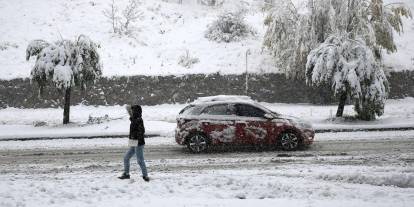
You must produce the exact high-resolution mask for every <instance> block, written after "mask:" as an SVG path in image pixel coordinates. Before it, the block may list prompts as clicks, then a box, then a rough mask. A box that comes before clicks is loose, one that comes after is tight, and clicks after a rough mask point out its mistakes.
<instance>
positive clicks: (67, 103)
mask: <svg viewBox="0 0 414 207" xmlns="http://www.w3.org/2000/svg"><path fill="white" fill-rule="evenodd" d="M69 110H70V88H67V89H66V90H65V105H64V107H63V124H68V123H69Z"/></svg>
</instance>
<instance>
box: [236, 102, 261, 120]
mask: <svg viewBox="0 0 414 207" xmlns="http://www.w3.org/2000/svg"><path fill="white" fill-rule="evenodd" d="M236 108H237V116H246V117H264V115H265V112H264V111H263V110H261V109H259V108H256V107H254V106H250V105H247V104H237V105H236Z"/></svg>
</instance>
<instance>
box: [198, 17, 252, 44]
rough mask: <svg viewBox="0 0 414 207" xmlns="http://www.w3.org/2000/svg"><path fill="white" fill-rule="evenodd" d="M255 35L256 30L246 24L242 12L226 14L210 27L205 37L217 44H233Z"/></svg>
mask: <svg viewBox="0 0 414 207" xmlns="http://www.w3.org/2000/svg"><path fill="white" fill-rule="evenodd" d="M255 34H256V32H255V31H254V29H253V28H251V27H250V26H249V25H247V24H246V23H245V22H244V15H243V14H242V13H241V12H225V13H223V14H221V15H219V17H218V19H217V20H216V21H214V22H213V23H212V24H211V25H209V26H208V28H207V31H206V32H205V37H206V38H207V39H209V40H212V41H216V42H232V41H239V40H241V39H242V38H245V37H246V36H248V35H255Z"/></svg>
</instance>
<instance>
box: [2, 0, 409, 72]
mask: <svg viewBox="0 0 414 207" xmlns="http://www.w3.org/2000/svg"><path fill="white" fill-rule="evenodd" d="M403 1H404V2H406V3H408V4H409V5H410V7H411V9H412V10H414V1H413V0H403ZM110 2H111V0H100V1H97V0H71V1H55V0H39V1H25V0H0V25H1V27H0V62H1V63H2V64H1V65H0V79H12V78H17V77H28V76H29V74H30V68H31V66H32V65H33V60H32V61H31V62H26V61H25V49H26V46H27V44H28V43H29V41H31V40H33V39H45V40H47V41H55V40H59V39H60V38H61V36H62V37H63V38H67V39H74V37H75V36H77V35H79V34H85V35H88V36H89V37H91V39H93V40H95V41H97V42H98V43H99V44H100V46H101V48H100V53H101V56H102V59H103V64H104V70H103V75H104V76H118V75H171V74H174V75H180V74H188V73H192V74H194V73H216V72H220V73H222V74H240V73H243V72H244V71H245V55H246V51H247V50H248V49H250V51H251V54H250V55H249V56H248V66H249V71H250V72H256V73H263V72H277V69H275V66H274V65H273V63H272V60H271V57H270V56H269V55H267V54H266V53H265V52H262V40H263V34H264V32H265V29H266V28H265V26H264V25H263V20H264V17H265V13H263V12H262V10H261V6H262V2H263V1H259V0H248V1H226V3H224V5H223V6H221V7H207V6H203V5H200V4H197V0H183V4H178V3H177V2H178V1H173V0H169V1H166V0H164V1H162V0H141V2H142V4H141V5H140V7H139V8H140V11H141V12H142V13H143V15H142V18H141V19H140V20H139V21H138V22H137V23H135V24H134V25H133V26H134V28H135V30H134V32H133V34H132V35H130V36H129V37H128V36H119V35H116V34H114V33H113V32H111V24H110V22H109V21H108V19H107V18H106V17H105V16H104V15H103V11H104V10H105V9H109V7H110ZM241 2H243V3H241ZM295 2H299V3H300V2H301V0H299V1H295ZM115 4H116V6H117V7H118V9H119V10H121V11H122V9H123V8H124V7H125V6H126V4H127V0H118V1H115ZM240 5H242V6H243V7H244V8H247V9H248V10H249V11H248V13H247V16H246V22H247V23H248V24H249V26H251V27H253V29H254V30H255V31H256V32H257V34H256V35H255V36H248V37H247V38H246V39H244V40H242V41H239V42H231V43H216V42H212V41H209V40H208V39H206V38H205V37H204V33H205V31H206V29H207V25H208V24H211V23H212V22H213V21H214V20H215V19H216V18H217V15H218V14H220V13H221V12H223V11H225V10H233V11H234V10H237V9H238V8H240ZM404 21H405V23H406V25H405V28H404V29H405V30H404V31H405V33H404V34H402V35H401V36H398V35H397V36H396V42H397V46H398V53H396V54H392V55H387V56H386V58H385V61H386V63H387V65H389V66H392V67H394V69H395V70H404V69H411V70H412V69H414V66H413V64H414V55H413V54H414V36H413V34H414V20H412V19H410V20H404ZM187 52H188V54H189V55H191V56H192V57H195V58H198V59H199V62H198V63H195V64H194V65H193V66H192V67H191V68H185V67H183V66H181V65H179V64H178V62H179V58H180V56H182V55H185V54H186V53H187Z"/></svg>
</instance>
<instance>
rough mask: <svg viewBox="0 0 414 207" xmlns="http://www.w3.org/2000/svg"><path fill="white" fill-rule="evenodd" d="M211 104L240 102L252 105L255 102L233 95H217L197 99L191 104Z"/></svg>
mask: <svg viewBox="0 0 414 207" xmlns="http://www.w3.org/2000/svg"><path fill="white" fill-rule="evenodd" d="M212 102H241V103H254V102H255V101H254V100H253V99H252V98H250V97H249V96H235V95H218V96H206V97H199V98H197V99H196V100H194V101H193V102H192V104H206V103H212Z"/></svg>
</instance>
